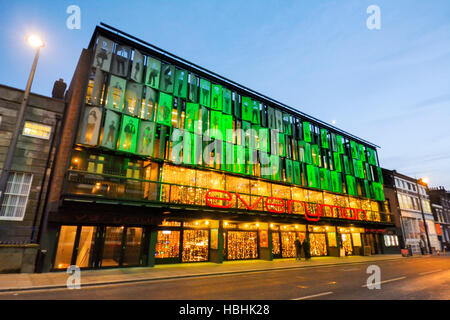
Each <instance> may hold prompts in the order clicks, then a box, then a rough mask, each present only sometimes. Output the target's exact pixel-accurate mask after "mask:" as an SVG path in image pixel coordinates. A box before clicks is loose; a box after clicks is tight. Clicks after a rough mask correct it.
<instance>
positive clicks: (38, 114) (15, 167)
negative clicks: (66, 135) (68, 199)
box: [0, 85, 65, 272]
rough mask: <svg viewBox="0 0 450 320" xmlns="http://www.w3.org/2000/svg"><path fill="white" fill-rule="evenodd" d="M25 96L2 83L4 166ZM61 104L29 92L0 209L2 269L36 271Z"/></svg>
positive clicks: (0, 125)
mask: <svg viewBox="0 0 450 320" xmlns="http://www.w3.org/2000/svg"><path fill="white" fill-rule="evenodd" d="M23 96H24V92H23V90H19V89H15V88H11V87H7V86H4V85H0V166H1V168H2V170H3V163H4V160H5V157H6V153H7V150H8V148H9V145H10V140H11V137H12V134H13V131H14V128H15V123H16V117H17V113H18V110H19V107H20V104H21V102H22V100H23ZM64 106H65V105H64V101H63V100H61V99H54V98H49V97H45V96H41V95H36V94H31V95H30V96H29V100H28V105H27V107H26V110H25V116H24V123H23V127H22V128H21V130H20V136H19V140H18V144H17V147H16V150H15V153H14V158H13V163H12V168H11V170H12V171H11V172H10V174H9V178H8V183H7V186H6V189H5V190H4V192H5V197H4V200H3V203H2V204H1V207H0V272H12V271H28V272H30V271H31V272H32V271H34V259H35V257H36V252H37V249H38V245H37V244H36V243H37V242H38V230H39V227H40V224H41V220H42V212H43V207H44V203H45V198H46V195H47V191H48V188H47V186H48V183H49V179H50V173H51V169H52V164H53V157H54V155H55V150H56V142H57V137H58V134H59V130H60V126H61V119H62V117H63V113H64ZM25 261H26V263H25ZM24 265H26V267H23V266H24Z"/></svg>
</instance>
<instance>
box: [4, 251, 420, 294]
mask: <svg viewBox="0 0 450 320" xmlns="http://www.w3.org/2000/svg"><path fill="white" fill-rule="evenodd" d="M417 257H424V256H413V258H417ZM409 258H411V257H409ZM398 259H408V258H405V257H402V256H401V255H400V254H385V255H374V256H349V257H342V258H338V257H313V258H312V259H311V260H309V261H305V260H301V261H296V260H295V259H275V260H273V261H264V260H246V261H225V262H224V263H222V264H216V263H211V262H200V263H183V264H171V265H156V266H155V267H153V268H149V267H136V268H115V269H101V270H82V271H81V286H82V287H83V286H95V285H107V284H117V283H132V282H141V281H152V280H163V279H176V278H187V277H198V276H208V275H224V274H234V273H247V272H258V271H267V270H281V269H295V268H308V267H318V266H327V265H329V266H331V265H341V264H342V265H345V264H355V263H365V262H376V261H385V260H398ZM68 277H69V274H67V273H66V272H50V273H31V274H25V273H18V274H0V292H7V291H19V290H38V289H51V288H66V282H67V279H68Z"/></svg>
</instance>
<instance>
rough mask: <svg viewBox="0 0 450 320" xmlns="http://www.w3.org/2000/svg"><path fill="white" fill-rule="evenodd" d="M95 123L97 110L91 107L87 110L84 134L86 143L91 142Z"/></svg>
mask: <svg viewBox="0 0 450 320" xmlns="http://www.w3.org/2000/svg"><path fill="white" fill-rule="evenodd" d="M96 124H97V112H96V111H95V110H94V109H92V110H91V111H90V112H89V116H88V119H87V124H86V134H85V139H84V140H85V142H86V143H88V144H92V142H93V141H92V138H93V137H94V129H95V126H96Z"/></svg>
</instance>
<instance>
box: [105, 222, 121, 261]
mask: <svg viewBox="0 0 450 320" xmlns="http://www.w3.org/2000/svg"><path fill="white" fill-rule="evenodd" d="M123 229H124V228H123V227H106V230H105V241H104V243H103V254H102V264H101V266H102V267H118V266H119V264H120V255H121V252H122V240H123V239H122V238H123Z"/></svg>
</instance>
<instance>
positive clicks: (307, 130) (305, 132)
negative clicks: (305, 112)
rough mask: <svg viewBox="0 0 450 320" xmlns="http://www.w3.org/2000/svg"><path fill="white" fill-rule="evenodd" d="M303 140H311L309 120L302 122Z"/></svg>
mask: <svg viewBox="0 0 450 320" xmlns="http://www.w3.org/2000/svg"><path fill="white" fill-rule="evenodd" d="M303 140H305V141H306V142H311V126H310V124H309V122H303Z"/></svg>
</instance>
